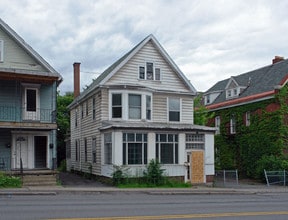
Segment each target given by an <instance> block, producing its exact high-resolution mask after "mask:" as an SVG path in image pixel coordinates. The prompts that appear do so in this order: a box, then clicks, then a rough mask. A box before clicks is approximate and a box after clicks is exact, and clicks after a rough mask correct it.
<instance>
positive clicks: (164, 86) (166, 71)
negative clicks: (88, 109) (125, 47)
mask: <svg viewBox="0 0 288 220" xmlns="http://www.w3.org/2000/svg"><path fill="white" fill-rule="evenodd" d="M146 62H153V63H154V68H155V67H156V68H160V69H161V81H155V80H139V79H138V77H139V73H138V68H139V65H142V66H145V65H146ZM113 84H137V85H141V86H145V87H149V88H153V89H159V87H161V90H170V91H174V92H177V91H181V92H190V91H189V90H188V88H187V87H186V86H185V85H184V83H183V81H182V80H181V79H180V78H179V77H178V75H177V74H176V73H175V72H174V71H173V70H172V68H171V67H170V65H168V63H167V62H166V61H165V60H164V58H163V57H162V56H161V54H160V53H159V52H158V51H157V50H156V49H155V48H154V46H153V44H152V43H151V42H148V43H147V44H146V45H145V46H144V47H143V48H142V49H141V50H140V51H139V52H138V53H137V54H136V55H135V56H134V57H132V59H130V60H129V61H128V62H127V63H126V65H124V66H123V67H122V68H121V69H120V70H119V71H118V72H117V73H116V74H115V75H114V76H113V77H111V79H110V80H108V82H107V83H106V85H113Z"/></svg>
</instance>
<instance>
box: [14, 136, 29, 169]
mask: <svg viewBox="0 0 288 220" xmlns="http://www.w3.org/2000/svg"><path fill="white" fill-rule="evenodd" d="M21 161H22V168H23V169H27V168H28V137H27V136H18V137H16V158H15V163H16V164H15V168H16V169H20V168H21Z"/></svg>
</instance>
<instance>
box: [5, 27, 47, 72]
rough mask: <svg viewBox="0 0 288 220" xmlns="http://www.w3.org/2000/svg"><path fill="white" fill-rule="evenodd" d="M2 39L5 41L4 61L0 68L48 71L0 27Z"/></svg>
mask: <svg viewBox="0 0 288 220" xmlns="http://www.w3.org/2000/svg"><path fill="white" fill-rule="evenodd" d="M0 39H1V40H3V43H4V57H3V60H4V62H0V68H1V67H2V68H15V69H26V70H36V71H46V70H45V69H44V68H43V67H42V66H41V65H39V63H37V61H36V60H35V59H33V58H32V57H31V56H30V55H28V54H27V53H26V52H25V50H24V49H23V48H21V47H20V46H19V45H18V44H16V43H15V41H13V40H12V39H10V38H9V36H8V35H7V34H6V33H5V32H3V30H2V29H0Z"/></svg>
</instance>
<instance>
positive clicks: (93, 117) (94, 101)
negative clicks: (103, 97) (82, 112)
mask: <svg viewBox="0 0 288 220" xmlns="http://www.w3.org/2000/svg"><path fill="white" fill-rule="evenodd" d="M92 119H93V120H95V119H96V98H95V97H93V98H92Z"/></svg>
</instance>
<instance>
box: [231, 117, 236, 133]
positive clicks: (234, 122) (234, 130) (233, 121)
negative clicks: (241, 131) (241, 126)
mask: <svg viewBox="0 0 288 220" xmlns="http://www.w3.org/2000/svg"><path fill="white" fill-rule="evenodd" d="M230 134H236V119H235V116H231V118H230Z"/></svg>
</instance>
